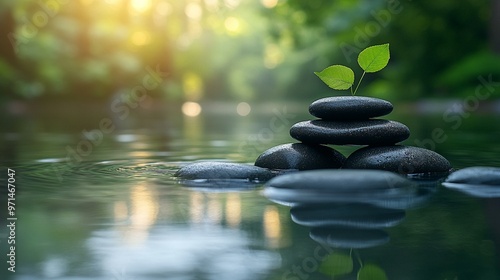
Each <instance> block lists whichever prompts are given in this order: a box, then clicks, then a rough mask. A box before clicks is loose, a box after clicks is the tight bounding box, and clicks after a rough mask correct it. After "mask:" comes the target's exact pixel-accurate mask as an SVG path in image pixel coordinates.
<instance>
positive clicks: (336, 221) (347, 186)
mask: <svg viewBox="0 0 500 280" xmlns="http://www.w3.org/2000/svg"><path fill="white" fill-rule="evenodd" d="M369 172H370V173H368V172H367V174H366V179H365V178H364V177H363V176H362V175H361V174H358V175H357V176H359V177H361V178H357V179H356V180H357V182H356V183H354V184H353V183H352V179H351V180H348V179H349V177H348V176H347V177H346V180H345V181H341V182H338V180H337V181H336V182H335V183H332V185H331V188H330V189H331V190H330V191H329V192H327V193H326V192H325V187H324V186H318V187H316V186H314V185H311V184H308V185H307V186H304V188H303V189H300V188H293V187H292V188H286V186H285V187H283V186H280V188H275V187H272V186H269V187H267V188H266V192H265V194H266V195H267V197H268V198H269V199H270V200H272V201H275V202H278V203H280V204H283V205H291V206H292V207H291V210H290V213H291V219H292V221H294V222H295V223H297V224H299V225H302V226H306V227H308V228H310V237H311V238H312V239H313V240H315V241H317V242H319V243H321V244H323V245H328V246H331V247H335V248H346V249H353V248H356V249H358V248H370V247H374V246H379V245H382V244H384V243H387V242H389V235H388V234H387V233H386V232H385V231H384V230H382V229H383V228H389V227H393V226H396V225H397V224H399V223H400V222H402V221H403V219H404V218H405V211H404V210H403V209H409V208H414V207H415V206H416V205H417V204H418V205H419V206H422V204H423V202H424V201H428V200H429V199H430V197H431V195H432V193H433V192H434V191H435V189H436V188H437V185H438V182H430V183H429V182H426V181H411V180H404V179H401V182H405V181H406V183H405V184H402V183H400V184H399V186H398V187H397V188H394V186H393V185H392V184H391V183H390V181H389V180H387V181H386V182H385V184H386V185H385V187H384V186H383V185H380V182H379V183H377V188H368V187H363V186H360V181H359V180H365V181H364V183H361V185H366V186H369V185H372V184H375V183H374V182H372V181H371V179H370V178H372V177H374V176H373V175H376V174H373V173H374V171H369ZM380 174H381V176H382V175H385V174H384V173H383V172H381V173H380ZM381 182H384V181H381ZM367 195H368V196H369V198H367ZM395 201H396V202H395ZM416 202H417V203H416Z"/></svg>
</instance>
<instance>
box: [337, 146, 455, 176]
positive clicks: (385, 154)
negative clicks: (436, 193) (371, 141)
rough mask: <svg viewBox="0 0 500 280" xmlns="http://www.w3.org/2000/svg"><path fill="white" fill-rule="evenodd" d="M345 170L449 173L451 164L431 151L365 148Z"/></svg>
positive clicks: (346, 162) (353, 155) (348, 159)
mask: <svg viewBox="0 0 500 280" xmlns="http://www.w3.org/2000/svg"><path fill="white" fill-rule="evenodd" d="M342 168H343V169H378V170H387V171H392V172H397V173H401V174H414V173H429V172H449V171H450V169H451V165H450V162H449V161H448V160H447V159H445V158H444V157H443V156H441V155H440V154H438V153H435V152H433V151H431V150H427V149H422V148H418V147H411V146H383V147H365V148H362V149H359V150H357V151H355V152H354V153H352V154H351V155H350V156H349V157H348V158H347V160H346V161H345V163H344V165H343V166H342Z"/></svg>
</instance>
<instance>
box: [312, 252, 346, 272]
mask: <svg viewBox="0 0 500 280" xmlns="http://www.w3.org/2000/svg"><path fill="white" fill-rule="evenodd" d="M352 269H353V264H352V258H351V256H349V255H346V254H340V253H332V254H330V255H328V256H326V257H325V258H324V259H323V261H322V262H321V265H320V267H319V272H321V273H323V274H325V275H327V276H331V277H334V276H340V275H345V274H349V273H351V272H352Z"/></svg>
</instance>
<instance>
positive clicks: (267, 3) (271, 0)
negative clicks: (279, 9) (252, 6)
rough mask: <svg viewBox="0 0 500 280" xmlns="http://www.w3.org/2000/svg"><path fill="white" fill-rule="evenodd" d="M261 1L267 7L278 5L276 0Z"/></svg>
mask: <svg viewBox="0 0 500 280" xmlns="http://www.w3.org/2000/svg"><path fill="white" fill-rule="evenodd" d="M261 2H262V5H264V7H266V8H268V9H272V8H274V7H276V5H278V0H262V1H261Z"/></svg>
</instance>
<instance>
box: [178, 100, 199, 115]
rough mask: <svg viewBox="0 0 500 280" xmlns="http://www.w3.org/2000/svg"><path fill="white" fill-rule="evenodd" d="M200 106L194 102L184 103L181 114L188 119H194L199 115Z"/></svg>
mask: <svg viewBox="0 0 500 280" xmlns="http://www.w3.org/2000/svg"><path fill="white" fill-rule="evenodd" d="M201 110H202V109H201V106H200V104H198V103H196V102H191V101H188V102H184V104H182V113H183V114H184V115H186V116H188V117H196V116H198V115H199V114H200V113H201Z"/></svg>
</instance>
